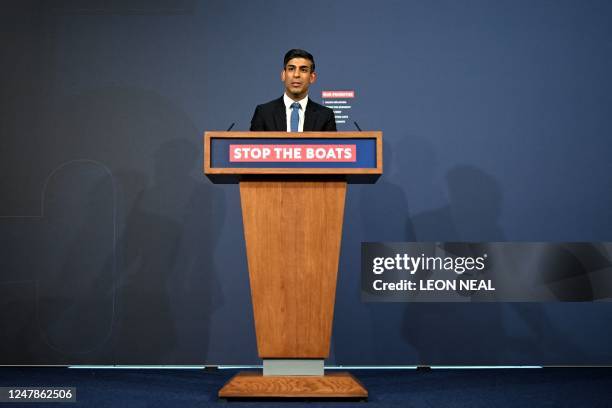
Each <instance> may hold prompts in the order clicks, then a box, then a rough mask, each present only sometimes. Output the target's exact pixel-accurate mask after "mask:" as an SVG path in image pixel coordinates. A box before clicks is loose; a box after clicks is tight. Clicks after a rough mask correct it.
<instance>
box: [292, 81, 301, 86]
mask: <svg viewBox="0 0 612 408" xmlns="http://www.w3.org/2000/svg"><path fill="white" fill-rule="evenodd" d="M300 85H302V83H301V82H292V83H291V86H300Z"/></svg>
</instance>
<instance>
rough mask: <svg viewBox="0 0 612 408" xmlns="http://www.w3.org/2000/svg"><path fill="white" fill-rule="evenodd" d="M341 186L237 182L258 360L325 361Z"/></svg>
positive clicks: (337, 250)
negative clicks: (302, 359)
mask: <svg viewBox="0 0 612 408" xmlns="http://www.w3.org/2000/svg"><path fill="white" fill-rule="evenodd" d="M345 194H346V181H325V182H322V181H242V182H241V183H240V198H241V204H242V216H243V225H244V235H245V241H246V246H247V258H248V266H249V279H250V284H251V297H252V301H253V311H254V315H255V330H256V335H257V348H258V351H259V356H260V357H261V358H326V357H327V356H328V355H329V345H330V339H331V329H332V321H333V314H334V302H335V295H336V278H337V273H338V260H339V256H340V240H341V236H342V221H343V216H344V200H345Z"/></svg>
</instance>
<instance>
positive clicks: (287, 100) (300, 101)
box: [283, 93, 308, 112]
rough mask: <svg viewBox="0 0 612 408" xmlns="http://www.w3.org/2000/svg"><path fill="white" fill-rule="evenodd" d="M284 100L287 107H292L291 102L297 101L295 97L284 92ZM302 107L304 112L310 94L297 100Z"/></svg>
mask: <svg viewBox="0 0 612 408" xmlns="http://www.w3.org/2000/svg"><path fill="white" fill-rule="evenodd" d="M283 101H284V102H285V109H291V104H292V103H293V102H295V101H294V100H293V99H291V98H290V97H288V96H287V94H286V93H285V94H283ZM297 102H298V103H299V104H300V106H301V107H302V112H306V105H307V104H308V95H306V96H305V97H304V98H302V99H300V100H299V101H297Z"/></svg>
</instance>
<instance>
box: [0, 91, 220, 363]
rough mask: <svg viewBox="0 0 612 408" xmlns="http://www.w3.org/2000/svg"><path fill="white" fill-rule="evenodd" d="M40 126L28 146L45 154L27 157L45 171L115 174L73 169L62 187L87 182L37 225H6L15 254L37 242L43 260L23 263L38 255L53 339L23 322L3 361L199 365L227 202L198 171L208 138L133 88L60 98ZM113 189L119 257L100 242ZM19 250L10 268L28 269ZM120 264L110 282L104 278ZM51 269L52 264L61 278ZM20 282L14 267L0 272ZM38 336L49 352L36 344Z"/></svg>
mask: <svg viewBox="0 0 612 408" xmlns="http://www.w3.org/2000/svg"><path fill="white" fill-rule="evenodd" d="M41 120H43V122H44V124H43V126H41V127H43V128H45V129H47V135H48V136H47V137H46V138H45V139H44V140H41V142H40V143H39V144H37V145H36V146H33V147H31V149H35V152H32V153H33V155H32V157H37V156H40V160H33V161H32V166H36V167H40V169H38V170H37V171H38V172H41V171H42V172H45V173H46V174H49V172H50V171H51V170H50V169H53V168H56V167H57V163H65V162H69V161H72V160H73V159H83V158H85V159H87V160H92V161H95V162H97V163H102V164H103V165H104V166H105V167H107V168H108V169H109V171H110V173H111V175H110V176H109V177H107V179H101V178H100V177H97V178H96V177H85V176H86V175H87V174H88V171H89V172H90V170H87V168H71V170H70V174H72V173H74V174H72V175H69V176H67V177H68V178H67V179H66V180H68V179H69V178H72V179H76V180H81V179H83V178H84V177H85V178H84V179H83V180H82V181H83V183H84V186H83V185H81V184H78V183H74V182H69V181H67V182H66V183H65V185H64V187H65V188H63V189H62V191H63V194H62V195H60V196H56V200H55V201H49V203H53V204H52V205H53V206H54V208H55V210H53V211H49V212H48V217H47V216H45V217H43V218H42V222H39V221H36V227H35V228H28V229H27V230H26V229H25V225H24V222H12V223H11V225H10V228H11V230H14V234H12V235H15V236H18V237H19V241H16V242H14V243H13V244H12V245H13V247H15V248H17V249H19V248H25V247H27V246H31V245H30V244H29V243H30V242H33V241H35V242H36V241H41V242H40V245H38V247H39V248H40V249H38V251H40V252H41V253H40V254H36V253H31V251H30V253H29V254H28V255H29V256H32V257H37V256H38V257H39V258H40V262H36V268H37V273H36V274H35V276H36V278H35V279H41V286H40V293H39V297H40V301H41V308H42V309H44V310H43V312H42V313H41V319H42V321H41V325H42V327H43V328H44V332H46V334H45V333H42V334H41V331H40V330H37V329H36V328H35V327H34V325H35V324H36V323H35V322H30V323H28V324H27V327H24V328H22V330H21V332H22V333H26V334H23V335H21V338H22V341H21V342H20V344H14V345H13V347H12V348H11V349H9V348H6V347H3V348H2V355H1V356H0V359H1V360H2V361H3V362H6V363H14V364H37V363H46V364H202V363H203V362H204V361H205V360H206V354H207V347H208V341H209V337H210V332H209V323H210V318H211V315H212V313H213V312H214V310H215V309H216V308H217V307H218V306H219V305H220V304H222V302H223V299H222V294H221V291H220V288H219V287H220V285H219V280H218V277H217V274H216V268H215V262H214V249H215V245H216V240H217V237H218V235H219V232H220V230H221V228H222V225H223V223H224V220H225V210H224V202H225V197H224V194H223V192H222V190H221V189H219V188H217V187H215V186H213V185H212V184H210V183H209V182H208V181H207V180H206V179H205V178H204V176H203V175H202V173H201V169H200V167H201V166H200V159H199V158H200V157H201V149H202V146H201V132H199V131H198V130H197V129H196V128H195V126H194V125H193V124H192V123H191V121H190V118H189V117H188V116H187V115H186V114H185V113H184V112H183V111H182V110H180V109H179V108H178V107H177V106H176V105H174V104H173V103H172V102H171V101H169V100H168V99H166V98H164V97H162V96H160V95H159V94H156V93H155V92H151V91H147V90H142V89H137V88H123V87H107V88H102V89H96V90H92V91H87V92H84V93H81V94H77V95H72V96H69V97H66V98H62V99H59V100H57V101H56V102H54V104H53V106H52V107H51V106H50V107H49V110H48V111H45V112H44V115H43V119H41ZM24 154H26V155H29V152H24ZM33 173H34V174H36V171H33ZM79 177H80V178H79ZM149 180H150V181H149ZM109 183H111V184H113V185H114V186H115V188H116V193H117V195H116V218H117V225H116V239H117V241H116V244H117V245H116V252H114V250H113V249H112V247H111V245H96V243H99V242H100V241H101V240H102V241H104V242H105V243H106V242H108V241H107V240H106V238H107V235H108V234H107V233H106V231H107V230H108V228H109V221H108V217H107V216H106V215H105V214H106V212H104V211H106V210H107V209H108V207H107V206H106V207H105V205H106V204H108V203H109V202H110V201H111V194H110V193H109V187H108V185H109ZM92 200H93V201H92ZM83 202H85V203H92V205H89V204H83V205H82V204H80V203H83ZM101 211H102V212H101ZM29 223H30V224H31V223H32V222H29ZM9 232H10V231H9ZM20 232H21V233H20ZM7 233H8V232H7ZM41 237H42V239H41ZM55 247H58V248H60V249H61V250H58V251H54V250H52V248H55ZM94 250H95V251H96V252H92V251H94ZM21 252H25V251H19V250H17V251H14V254H13V255H12V257H14V258H15V259H12V260H11V261H10V264H11V265H13V266H14V267H15V268H19V267H20V265H24V262H23V259H18V258H19V257H22V255H20V254H21ZM92 255H95V256H92ZM113 264H116V267H117V270H116V274H114V275H113V274H110V273H108V271H109V270H110V269H111V268H112V265H113ZM48 265H57V271H56V272H53V274H54V275H53V274H52V275H49V268H48ZM16 275H19V270H15V271H5V272H3V276H8V277H11V276H16ZM55 275H57V276H58V277H61V279H68V280H70V279H72V280H73V282H74V283H70V282H68V283H67V284H65V285H64V286H62V284H61V280H60V279H57V280H55V281H53V280H52V279H50V277H51V276H55ZM111 277H112V278H111ZM43 280H44V282H52V281H53V282H52V283H53V284H46V283H44V282H43ZM0 281H2V279H0ZM43 283H44V284H43ZM33 284H37V283H33ZM13 286H14V285H13ZM33 292H34V290H31V291H30V290H27V291H26V290H22V291H21V292H20V293H22V294H20V295H19V297H18V298H15V297H12V298H11V305H13V306H15V307H18V308H22V309H24V310H26V309H27V310H30V309H31V308H32V307H31V303H32V302H33V301H36V302H38V300H35V297H34V296H32V293H33ZM58 299H59V300H58ZM101 299H102V300H104V302H102V303H104V308H102V306H100V305H101V304H102V303H101V301H100V300H101ZM110 299H114V301H113V302H111V301H110ZM88 304H90V305H94V304H95V307H94V306H91V307H88V306H87V305H88ZM83 305H85V306H83ZM20 315H22V314H21V313H19V314H15V316H20ZM110 320H112V324H110V325H109V324H108V323H109V321H110ZM7 324H10V322H8V323H7ZM20 326H23V325H20ZM41 335H42V336H47V337H48V341H47V344H41V339H40V336H41ZM43 343H44V342H43ZM15 348H16V350H15ZM14 356H18V358H17V357H15V358H13V357H14Z"/></svg>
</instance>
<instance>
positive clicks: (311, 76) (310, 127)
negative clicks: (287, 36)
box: [251, 49, 336, 132]
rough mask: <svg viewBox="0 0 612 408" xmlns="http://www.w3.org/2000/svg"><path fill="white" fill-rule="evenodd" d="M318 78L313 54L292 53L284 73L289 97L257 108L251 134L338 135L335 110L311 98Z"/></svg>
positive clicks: (283, 76)
mask: <svg viewBox="0 0 612 408" xmlns="http://www.w3.org/2000/svg"><path fill="white" fill-rule="evenodd" d="M316 79H317V74H316V73H315V63H314V57H313V56H312V54H310V53H309V52H307V51H304V50H300V49H293V50H289V51H288V52H287V54H285V58H284V67H283V71H282V72H281V80H282V81H283V83H284V84H285V94H284V95H283V96H281V97H280V98H278V99H275V100H273V101H271V102H268V103H264V104H262V105H258V106H257V108H256V109H255V113H254V114H253V119H251V131H279V132H308V131H326V132H335V131H336V120H335V118H334V111H332V110H331V109H329V108H327V107H325V106H322V105H319V104H318V103H315V102H314V101H312V100H311V99H309V98H308V88H309V87H310V84H312V83H314V82H315V80H316Z"/></svg>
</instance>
